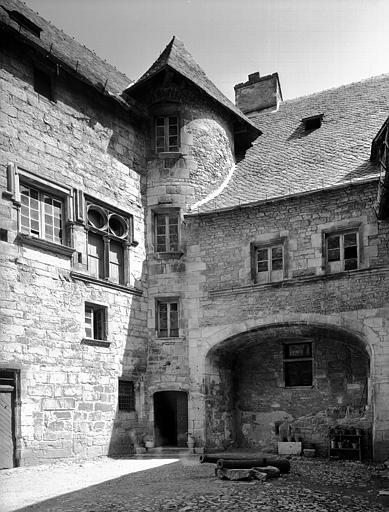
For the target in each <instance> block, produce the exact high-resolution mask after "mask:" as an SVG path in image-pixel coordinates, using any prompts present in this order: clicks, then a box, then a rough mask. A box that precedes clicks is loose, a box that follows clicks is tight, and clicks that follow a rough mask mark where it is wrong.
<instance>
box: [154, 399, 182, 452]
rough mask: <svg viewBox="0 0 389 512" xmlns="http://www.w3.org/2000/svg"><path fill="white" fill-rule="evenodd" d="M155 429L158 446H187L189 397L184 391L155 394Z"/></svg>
mask: <svg viewBox="0 0 389 512" xmlns="http://www.w3.org/2000/svg"><path fill="white" fill-rule="evenodd" d="M154 429H155V442H156V445H157V446H186V442H187V437H188V436H187V431H188V395H187V393H185V392H184V391H159V392H157V393H154Z"/></svg>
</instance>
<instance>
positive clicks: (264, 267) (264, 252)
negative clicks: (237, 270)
mask: <svg viewBox="0 0 389 512" xmlns="http://www.w3.org/2000/svg"><path fill="white" fill-rule="evenodd" d="M284 245H285V244H284V240H277V241H274V242H273V243H269V244H256V243H255V244H251V259H252V262H251V265H252V274H253V278H254V281H255V282H256V283H273V282H277V281H282V280H283V279H284V275H285V261H284V258H285V256H284V254H285V247H284Z"/></svg>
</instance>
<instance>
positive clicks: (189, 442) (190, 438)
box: [187, 437, 196, 449]
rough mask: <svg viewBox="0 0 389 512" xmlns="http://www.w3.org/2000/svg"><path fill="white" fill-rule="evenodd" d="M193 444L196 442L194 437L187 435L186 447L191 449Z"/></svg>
mask: <svg viewBox="0 0 389 512" xmlns="http://www.w3.org/2000/svg"><path fill="white" fill-rule="evenodd" d="M195 444H196V440H195V438H194V437H188V442H187V445H188V448H190V449H193V448H194V446H195Z"/></svg>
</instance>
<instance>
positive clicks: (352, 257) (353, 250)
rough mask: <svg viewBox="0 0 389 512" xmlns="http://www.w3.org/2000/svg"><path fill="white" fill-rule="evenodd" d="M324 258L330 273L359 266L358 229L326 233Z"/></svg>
mask: <svg viewBox="0 0 389 512" xmlns="http://www.w3.org/2000/svg"><path fill="white" fill-rule="evenodd" d="M325 259H326V269H327V271H328V272H331V273H335V272H343V271H346V270H355V269H357V268H359V266H360V250H359V232H358V230H357V229H353V230H347V231H342V232H334V233H327V234H326V235H325Z"/></svg>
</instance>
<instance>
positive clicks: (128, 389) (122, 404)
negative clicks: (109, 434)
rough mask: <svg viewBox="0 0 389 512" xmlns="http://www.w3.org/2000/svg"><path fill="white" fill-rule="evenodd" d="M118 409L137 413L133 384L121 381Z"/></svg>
mask: <svg viewBox="0 0 389 512" xmlns="http://www.w3.org/2000/svg"><path fill="white" fill-rule="evenodd" d="M118 408H119V411H135V390H134V383H133V382H131V381H128V380H122V379H119V391H118Z"/></svg>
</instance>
